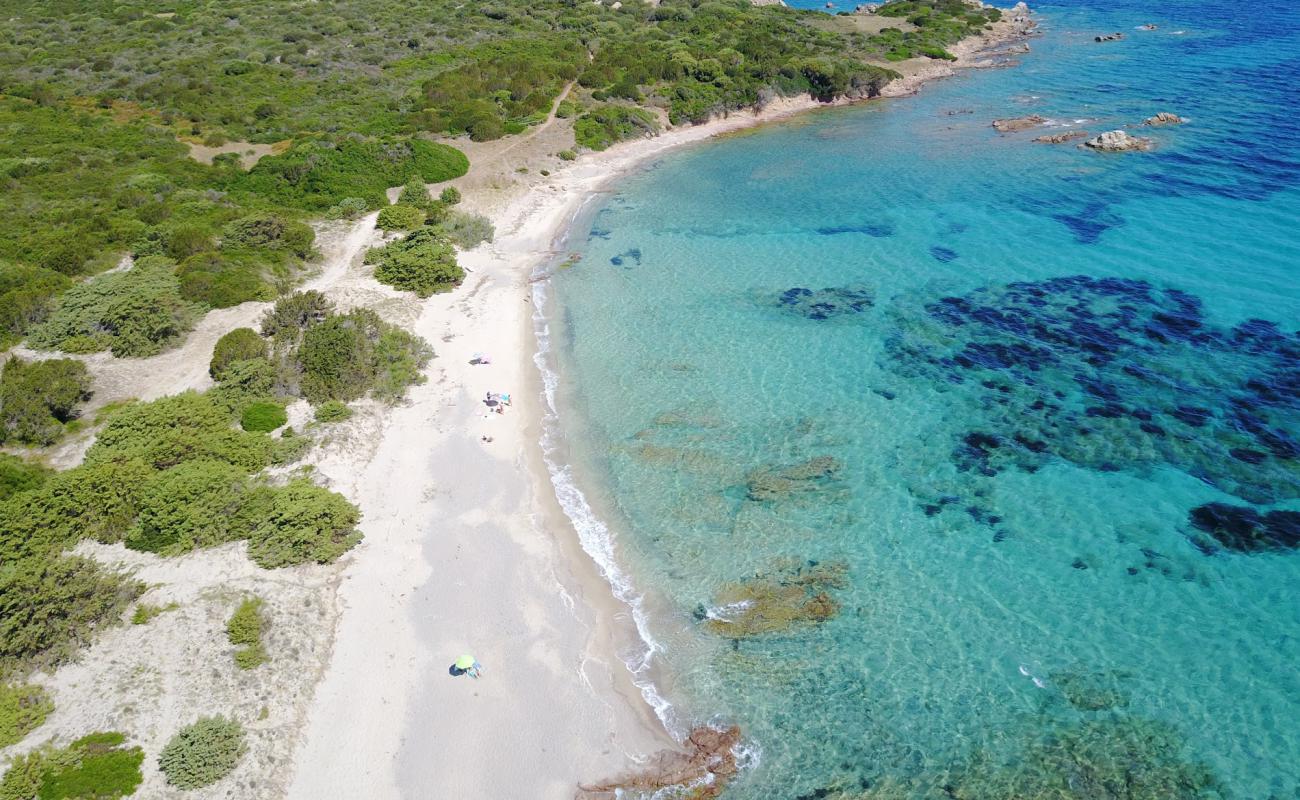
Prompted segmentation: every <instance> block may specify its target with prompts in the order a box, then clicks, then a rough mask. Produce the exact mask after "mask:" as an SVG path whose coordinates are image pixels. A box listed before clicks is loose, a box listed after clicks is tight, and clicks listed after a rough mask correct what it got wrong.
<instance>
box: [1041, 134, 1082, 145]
mask: <svg viewBox="0 0 1300 800" xmlns="http://www.w3.org/2000/svg"><path fill="white" fill-rule="evenodd" d="M1087 136H1089V133H1088V132H1087V131H1066V132H1064V133H1049V134H1047V135H1046V136H1039V137H1038V138H1037V139H1034V141H1035V142H1042V143H1043V144H1062V143H1064V142H1070V141H1073V140H1075V139H1083V138H1086V137H1087Z"/></svg>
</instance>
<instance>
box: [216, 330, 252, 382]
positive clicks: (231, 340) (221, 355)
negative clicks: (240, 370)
mask: <svg viewBox="0 0 1300 800" xmlns="http://www.w3.org/2000/svg"><path fill="white" fill-rule="evenodd" d="M266 356H267V346H266V340H264V339H263V338H262V337H260V336H258V335H257V331H255V330H253V329H252V328H235V329H234V330H233V331H231V332H230V333H227V334H226V335H225V336H222V337H221V338H220V339H218V340H217V344H216V346H215V347H214V348H213V349H212V360H211V361H210V362H209V363H208V374H209V375H211V376H212V377H213V379H215V380H218V381H219V380H221V379H222V377H223V376H224V375H225V372H226V368H227V367H229V366H230V365H231V364H232V363H234V362H236V361H248V360H249V359H255V358H266Z"/></svg>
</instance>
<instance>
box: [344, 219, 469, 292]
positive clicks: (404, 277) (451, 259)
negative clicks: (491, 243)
mask: <svg viewBox="0 0 1300 800" xmlns="http://www.w3.org/2000/svg"><path fill="white" fill-rule="evenodd" d="M366 263H367V264H374V265H375V280H377V281H379V282H380V283H386V284H388V285H389V286H392V287H393V288H395V289H402V290H405V291H410V292H415V294H416V295H417V296H419V297H428V296H429V295H431V294H434V293H435V292H445V291H448V290H450V289H453V288H455V287H456V286H459V285H460V283H461V281H463V280H464V279H465V271H464V270H462V269H461V268H460V265H459V264H457V263H456V251H455V250H453V249H452V247H451V243H450V242H449V241H448V240H447V239H446V237H445V236H443V235H442V234H440V233H439V232H438V231H435V230H432V229H429V228H421V229H420V230H417V231H414V232H412V233H410V234H408V235H407V236H406V237H404V238H402V239H398V240H397V241H395V242H389V243H388V244H386V245H384V246H383V247H376V248H372V249H370V250H369V251H367V252H366Z"/></svg>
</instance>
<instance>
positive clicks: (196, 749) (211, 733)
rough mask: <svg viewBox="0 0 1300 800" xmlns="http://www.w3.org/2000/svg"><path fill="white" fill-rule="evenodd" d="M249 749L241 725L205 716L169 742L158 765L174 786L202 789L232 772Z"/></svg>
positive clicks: (161, 754) (232, 721)
mask: <svg viewBox="0 0 1300 800" xmlns="http://www.w3.org/2000/svg"><path fill="white" fill-rule="evenodd" d="M247 750H248V746H247V745H246V744H245V743H244V728H243V726H242V725H240V724H239V723H238V722H235V721H234V720H228V719H226V718H225V717H204V718H203V719H200V720H199V721H197V722H195V723H194V724H192V725H187V726H186V727H184V728H181V729H180V730H179V731H178V732H177V733H176V735H175V736H173V737H172V738H171V741H169V742H167V745H166V746H165V747H164V748H163V750H162V753H160V754H159V755H158V768H159V769H160V770H162V772H163V774H164V775H166V776H167V782H168V783H169V784H171V785H172V786H175V787H177V788H180V789H199V788H202V787H204V786H210V785H212V784H214V783H216V782H217V781H219V780H221V779H222V778H224V777H226V776H227V775H229V774H230V773H231V772H233V771H234V769H235V766H236V765H237V764H238V763H239V760H240V759H241V758H243V757H244V753H245V752H246V751H247Z"/></svg>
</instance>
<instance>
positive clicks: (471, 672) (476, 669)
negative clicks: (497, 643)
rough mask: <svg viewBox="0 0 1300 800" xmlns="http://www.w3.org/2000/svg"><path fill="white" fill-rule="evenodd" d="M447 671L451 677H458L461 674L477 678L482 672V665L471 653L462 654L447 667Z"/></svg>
mask: <svg viewBox="0 0 1300 800" xmlns="http://www.w3.org/2000/svg"><path fill="white" fill-rule="evenodd" d="M447 672H448V673H450V675H451V677H453V678H459V677H460V676H461V675H468V676H470V677H471V678H478V677H479V676H480V675H482V674H483V665H482V664H480V663H478V660H477V659H475V658H474V656H471V655H464V656H461V657H460V658H457V659H456V660H455V661H453V662H452V663H451V666H450V667H448V669H447Z"/></svg>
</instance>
